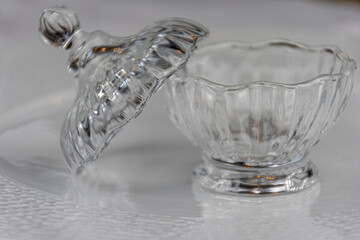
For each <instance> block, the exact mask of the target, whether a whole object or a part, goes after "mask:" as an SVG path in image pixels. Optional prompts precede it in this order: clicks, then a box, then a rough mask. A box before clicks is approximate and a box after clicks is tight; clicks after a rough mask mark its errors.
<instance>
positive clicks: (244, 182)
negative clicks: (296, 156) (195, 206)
mask: <svg viewBox="0 0 360 240" xmlns="http://www.w3.org/2000/svg"><path fill="white" fill-rule="evenodd" d="M317 175H318V171H317V168H316V166H315V165H314V164H313V163H312V162H311V161H310V159H309V158H308V157H307V156H306V157H304V158H303V159H301V160H299V161H297V162H294V163H289V164H286V165H285V166H278V167H266V168H253V167H238V166H236V167H234V166H233V167H232V164H228V163H219V162H214V161H213V160H207V159H206V160H204V162H203V163H202V164H200V165H199V166H198V167H197V168H196V169H195V171H194V181H195V182H194V184H195V185H200V186H201V187H204V188H206V189H208V190H211V191H214V192H217V193H222V194H252V195H266V194H275V193H290V192H297V191H300V190H302V189H305V188H307V187H309V186H311V185H312V184H314V183H315V182H317Z"/></svg>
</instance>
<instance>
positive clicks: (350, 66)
mask: <svg viewBox="0 0 360 240" xmlns="http://www.w3.org/2000/svg"><path fill="white" fill-rule="evenodd" d="M223 44H236V45H237V46H240V47H242V48H245V47H246V48H249V47H250V48H261V47H265V46H266V45H275V44H276V45H279V44H284V45H288V46H290V47H295V48H302V49H307V50H317V51H319V50H320V49H323V50H328V51H331V52H333V54H336V55H337V57H339V58H340V60H341V62H342V63H343V64H345V66H344V67H342V69H341V71H340V72H338V73H333V74H330V73H329V74H320V75H317V76H316V77H313V78H310V79H307V80H304V81H302V82H300V83H280V82H270V81H256V82H247V83H239V84H232V85H231V84H229V85H226V84H221V83H217V82H214V81H211V80H209V79H206V78H203V77H200V76H193V75H186V76H185V79H183V81H188V80H189V79H191V80H192V81H194V82H196V83H199V84H200V85H205V86H207V87H210V88H212V89H213V90H216V91H236V90H241V89H245V88H252V87H258V86H273V87H283V88H290V89H293V88H297V87H301V86H302V87H305V86H306V87H309V86H312V85H313V84H316V83H319V82H322V81H328V80H333V79H336V78H341V77H348V76H350V75H352V74H353V72H354V71H355V69H356V68H357V64H356V61H355V60H354V59H351V58H350V57H349V56H348V54H347V53H345V52H343V51H342V50H341V49H340V48H339V47H337V46H336V45H316V46H310V45H307V44H303V43H299V42H296V41H292V40H288V39H282V38H280V39H271V40H262V41H256V42H243V41H221V42H216V43H213V44H210V45H207V46H204V47H202V48H200V49H198V50H196V53H197V54H200V53H202V52H203V51H206V50H209V48H213V47H216V46H219V45H223ZM185 68H186V66H185ZM174 75H175V79H178V77H176V75H177V74H176V73H175V74H174Z"/></svg>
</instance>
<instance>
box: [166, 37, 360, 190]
mask: <svg viewBox="0 0 360 240" xmlns="http://www.w3.org/2000/svg"><path fill="white" fill-rule="evenodd" d="M355 69H356V63H355V61H354V60H352V59H350V58H349V57H348V55H347V54H345V53H344V52H342V51H341V50H340V49H339V48H337V47H335V46H319V47H309V46H306V45H303V44H299V43H296V42H292V41H288V40H271V41H265V42H258V43H252V44H246V43H240V42H222V43H217V44H213V45H210V46H206V47H203V48H202V49H199V50H197V51H196V52H195V53H194V55H193V56H192V57H191V58H190V60H189V62H188V63H187V65H186V67H184V68H183V69H182V70H181V71H179V72H177V73H176V74H175V75H173V76H172V78H171V79H170V80H169V81H168V82H167V84H166V85H165V86H164V91H163V94H164V96H165V99H166V101H165V102H166V104H167V109H168V112H169V115H170V118H171V120H172V121H173V123H174V124H175V125H176V126H177V127H178V128H179V129H180V130H181V131H182V133H183V134H184V135H185V136H186V137H187V138H188V139H189V140H190V141H192V142H193V143H194V144H195V145H197V146H199V147H200V148H201V149H202V151H203V163H202V164H201V165H200V166H199V167H198V168H197V169H196V171H195V183H196V184H200V185H201V186H204V187H206V188H208V189H211V190H214V191H216V192H222V193H250V194H268V193H280V192H293V191H299V190H301V189H304V188H306V187H308V186H310V185H311V184H312V183H314V182H316V180H317V169H316V167H315V166H314V165H313V163H312V162H311V161H310V159H309V152H310V149H311V147H312V146H314V145H315V144H316V143H318V142H319V139H320V138H321V136H322V135H323V134H324V133H325V132H326V131H328V130H329V129H330V128H331V127H332V126H333V125H334V123H335V122H336V121H337V119H338V117H339V115H340V114H341V112H342V111H343V110H344V108H345V106H346V104H347V102H348V99H349V96H350V93H351V90H352V86H353V80H352V75H353V72H354V70H355Z"/></svg>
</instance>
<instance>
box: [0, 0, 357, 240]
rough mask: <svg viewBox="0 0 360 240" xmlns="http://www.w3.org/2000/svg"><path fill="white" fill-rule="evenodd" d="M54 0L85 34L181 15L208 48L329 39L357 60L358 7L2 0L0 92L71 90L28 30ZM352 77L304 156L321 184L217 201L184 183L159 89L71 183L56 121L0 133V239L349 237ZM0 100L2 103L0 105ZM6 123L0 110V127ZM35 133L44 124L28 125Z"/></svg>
mask: <svg viewBox="0 0 360 240" xmlns="http://www.w3.org/2000/svg"><path fill="white" fill-rule="evenodd" d="M59 4H60V5H67V6H69V7H71V8H73V9H74V10H75V11H76V12H77V13H78V15H79V18H80V22H81V25H82V26H83V28H84V29H85V30H89V31H91V30H95V29H102V30H105V31H107V32H109V33H111V34H114V35H129V34H132V33H135V32H137V31H138V30H140V29H141V28H142V27H144V26H145V25H147V24H149V23H151V22H153V21H155V20H157V19H160V18H163V17H175V16H177V17H187V18H192V19H195V20H197V21H199V22H201V23H203V24H204V25H206V26H207V27H208V28H209V30H210V32H211V35H210V38H209V39H208V40H207V43H210V42H216V41H222V40H243V41H255V40H262V39H269V38H274V37H285V38H290V39H293V40H296V41H299V42H304V43H307V44H335V45H338V46H339V47H340V48H341V49H343V50H344V51H345V52H347V53H348V54H349V55H350V56H351V57H352V58H354V59H355V60H356V61H357V62H358V63H360V4H359V5H355V4H342V5H338V4H335V3H332V4H329V3H327V2H323V1H235V0H234V1H189V0H187V1H165V0H157V1H145V0H143V1H130V0H127V1H115V0H113V1H94V0H91V1H85V0H81V1H76V2H75V1H41V0H37V1H25V0H23V1H11V0H2V1H1V2H0V46H1V51H0V79H1V81H2V85H1V86H2V88H1V89H0V97H1V99H4V96H7V95H6V94H8V93H7V91H10V90H11V91H13V89H11V86H12V85H11V81H17V79H21V81H24V79H25V78H28V79H29V81H33V82H34V86H33V87H34V88H36V87H37V88H44V89H45V90H46V89H47V88H48V86H52V89H55V88H54V86H56V84H59V83H60V82H61V84H60V85H61V86H62V87H61V88H62V89H72V88H73V82H72V79H71V77H70V75H68V74H67V72H66V70H65V58H64V56H65V55H64V54H63V53H61V51H60V50H56V49H53V48H51V47H49V46H45V45H44V44H43V43H42V41H41V39H40V37H39V35H38V32H37V27H38V26H37V24H38V18H39V16H40V14H41V12H42V10H43V9H44V8H46V7H49V6H52V5H59ZM49 76H51V78H49ZM359 76H360V74H359V72H357V73H356V74H355V81H356V82H355V87H354V91H353V95H352V97H351V100H350V102H349V105H348V107H347V109H346V111H345V112H344V114H343V115H342V117H341V118H340V120H339V122H338V123H337V124H336V126H335V127H334V129H333V130H332V131H331V132H330V133H329V134H327V135H326V136H325V137H324V138H323V139H322V141H321V142H320V143H319V144H318V145H317V146H316V147H314V149H313V151H312V153H311V158H312V160H313V161H314V163H315V164H316V165H317V166H318V168H319V171H320V176H319V177H320V184H318V185H316V186H314V187H312V188H310V189H308V190H306V191H304V192H301V193H299V194H291V195H282V196H276V197H266V198H248V197H238V198H235V199H234V198H233V199H230V200H229V199H228V200H224V199H218V198H219V197H218V196H216V195H211V194H208V193H206V192H203V191H201V190H199V189H193V188H192V184H191V174H192V169H193V168H194V167H195V166H196V164H198V163H199V161H200V159H201V156H200V150H199V149H197V148H196V147H194V146H192V145H191V144H190V143H189V142H188V141H187V140H186V139H185V138H184V137H183V136H182V135H181V134H180V133H179V132H178V130H177V129H175V127H174V126H173V125H172V124H171V122H170V121H169V119H168V117H167V113H166V111H165V109H164V105H163V102H162V98H161V94H157V95H156V96H155V97H154V99H153V100H152V101H151V102H150V103H149V104H148V106H147V107H146V109H145V110H144V112H143V113H142V114H141V115H140V116H139V118H138V119H136V120H135V121H134V122H132V123H131V124H129V125H128V127H126V129H124V130H123V131H122V132H121V133H120V134H119V135H118V137H117V138H116V139H115V140H114V142H112V144H111V146H109V149H107V150H106V151H105V152H104V155H103V158H102V159H101V161H99V162H97V163H96V164H95V167H97V168H98V169H97V170H96V171H97V172H96V173H94V174H93V175H89V176H88V177H86V176H85V177H84V178H83V179H73V178H72V177H71V176H70V172H69V171H68V169H67V168H66V166H65V163H64V162H63V161H62V159H61V155H60V150H59V143H58V131H59V125H60V124H61V120H62V119H61V116H57V115H56V116H55V117H53V118H52V119H53V120H52V122H51V124H52V125H51V126H48V125H46V124H49V122H45V120H44V122H42V121H41V120H39V121H38V122H36V123H34V124H33V125H31V127H27V125H26V124H23V127H22V128H21V127H20V128H14V129H11V130H9V131H7V132H5V133H3V130H1V132H2V135H1V136H0V239H6V240H17V239H265V238H266V239H327V240H330V239H360V200H359V199H360V174H359V173H360V161H359V160H360V157H359V156H360V145H359V143H360V140H359V133H360V126H359V124H358V119H359V117H360V108H359V104H358V103H359V102H360V86H358V85H359V83H358V81H359ZM4 79H7V80H4ZM7 83H9V84H8V85H7ZM40 83H42V84H41V86H40ZM47 84H48V85H47ZM6 86H8V87H9V88H6ZM9 89H10V90H9ZM17 94H18V95H19V97H21V96H27V95H29V94H31V89H29V88H25V89H19V90H18V92H17ZM56 94H58V95H56ZM66 94H68V95H70V96H71V91H70V93H65V92H64V91H59V92H58V93H56V92H54V93H53V95H52V98H51V99H50V101H49V102H51V101H57V100H58V99H60V100H59V101H60V102H61V104H60V107H59V109H61V111H64V112H65V110H66V108H67V107H68V102H66V100H67V99H68V98H66V97H67V96H68V95H66ZM65 95H66V97H64V96H65ZM56 96H57V97H56ZM41 97H42V96H41ZM70 99H71V98H70ZM62 100H64V103H62ZM6 101H9V99H8V98H6V99H5V100H3V101H2V105H1V106H0V109H1V110H5V111H7V109H6V108H5V107H4V106H3V105H4V102H5V103H6ZM31 104H32V102H30V103H29V106H31ZM5 106H6V104H5ZM29 106H28V105H26V106H25V107H24V109H25V110H26V109H28V111H30V110H29V108H28V107H29ZM25 110H24V111H25ZM30 112H31V111H30ZM4 119H5V120H4ZM54 119H55V120H54ZM5 123H6V124H9V123H8V122H6V118H5V117H3V119H2V120H1V121H0V129H1V127H2V126H1V124H3V125H4V124H5ZM45 128H46V129H52V130H53V131H52V132H48V131H47V130H46V131H43V132H41V131H40V132H36V131H38V129H45ZM20 131H21V132H20ZM20 134H22V135H21V136H22V138H17V136H19V135H20ZM29 146H31V147H29ZM30 156H31V157H30ZM33 156H37V157H35V158H34V157H33ZM49 159H50V160H49Z"/></svg>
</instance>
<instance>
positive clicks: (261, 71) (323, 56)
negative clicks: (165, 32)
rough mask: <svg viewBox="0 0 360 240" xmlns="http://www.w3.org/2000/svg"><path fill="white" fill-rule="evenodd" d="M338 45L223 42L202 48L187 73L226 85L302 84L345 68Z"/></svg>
mask: <svg viewBox="0 0 360 240" xmlns="http://www.w3.org/2000/svg"><path fill="white" fill-rule="evenodd" d="M342 58H343V56H341V54H339V50H338V49H337V48H336V47H315V48H312V47H307V46H303V45H299V44H296V43H292V42H288V41H281V40H279V41H272V42H264V43H256V44H254V45H248V44H243V43H239V42H223V43H218V44H214V45H210V46H207V47H204V48H202V49H199V50H198V51H197V52H196V53H195V54H194V55H193V57H191V58H190V61H189V63H188V64H187V65H186V71H187V72H186V74H187V75H190V76H198V77H202V78H205V79H207V80H209V81H211V82H215V83H218V84H222V85H238V84H244V83H252V82H273V83H282V84H298V83H301V82H305V81H308V80H310V79H313V78H316V77H318V76H319V75H323V74H337V73H340V72H341V71H342V69H343V68H344V61H343V59H342Z"/></svg>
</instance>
